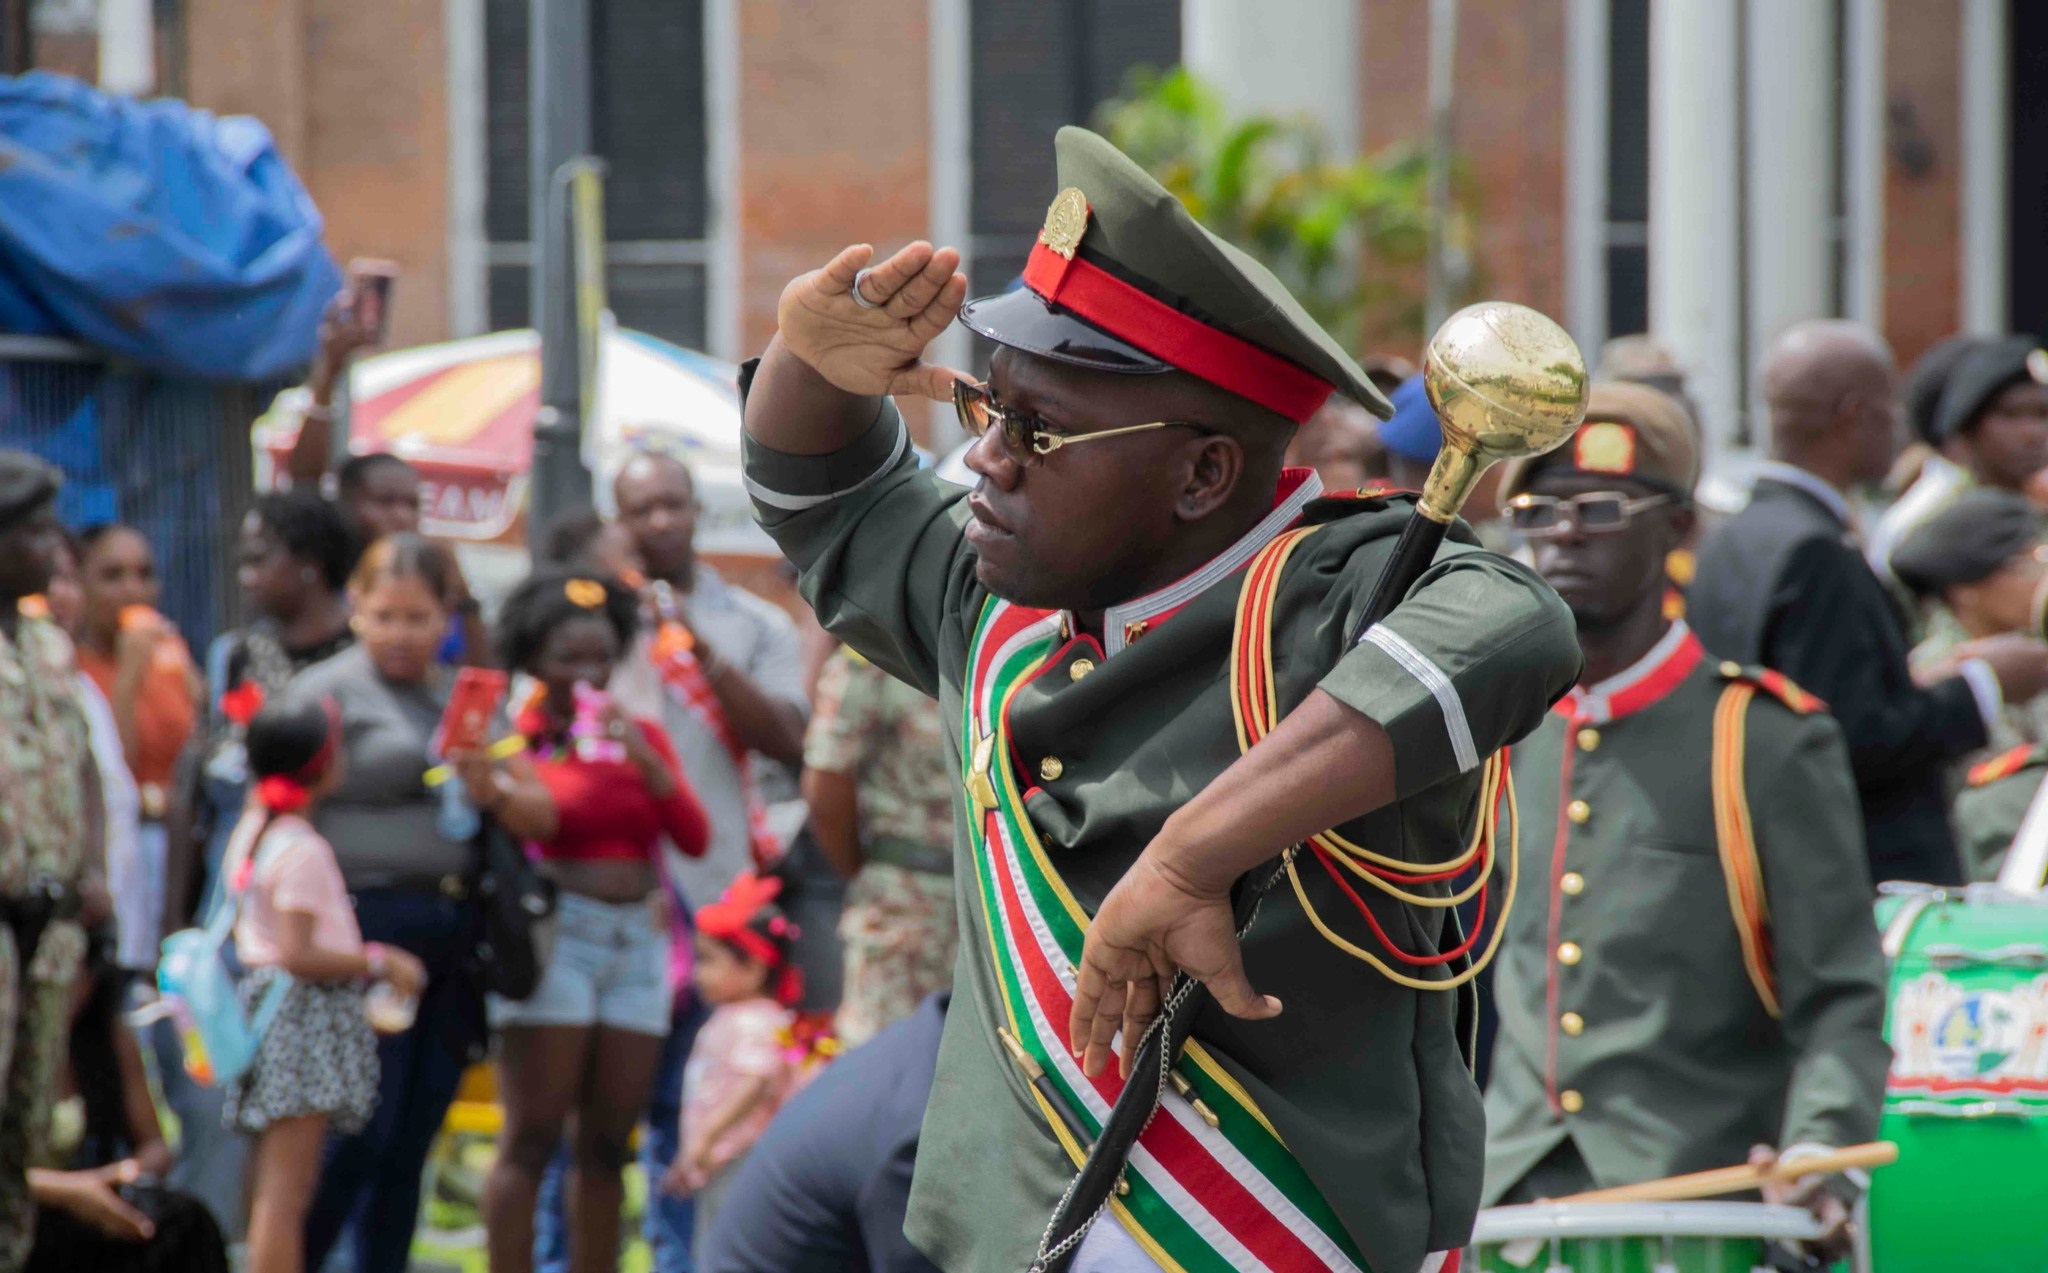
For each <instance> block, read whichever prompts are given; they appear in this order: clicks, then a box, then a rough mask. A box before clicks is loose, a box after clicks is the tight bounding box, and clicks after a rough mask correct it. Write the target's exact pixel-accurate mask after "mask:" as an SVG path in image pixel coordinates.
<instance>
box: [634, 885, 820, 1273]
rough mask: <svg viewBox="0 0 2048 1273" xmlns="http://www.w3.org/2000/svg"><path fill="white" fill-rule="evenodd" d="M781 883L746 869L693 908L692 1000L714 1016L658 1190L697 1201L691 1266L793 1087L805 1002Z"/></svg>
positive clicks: (693, 1066) (694, 1055) (687, 1072)
mask: <svg viewBox="0 0 2048 1273" xmlns="http://www.w3.org/2000/svg"><path fill="white" fill-rule="evenodd" d="M781 892H782V881H781V880H778V879H774V878H772V877H770V878H761V877H759V876H756V875H754V874H753V873H752V872H748V873H747V874H745V875H742V876H740V877H739V878H738V879H736V880H734V881H733V883H732V887H731V888H728V889H727V890H726V891H725V893H724V895H723V896H721V897H720V898H719V899H718V900H717V901H716V902H713V903H712V904H711V905H709V906H705V907H703V908H701V909H699V910H698V912H697V916H696V926H697V964H696V969H695V972H694V976H695V979H696V986H697V995H698V997H699V998H701V999H702V1000H703V1001H704V1002H705V1003H707V1004H709V1005H710V1006H711V1010H712V1011H711V1016H710V1018H709V1019H708V1020H707V1021H705V1023H704V1028H703V1029H702V1030H700V1031H699V1032H698V1034H697V1043H696V1046H695V1047H694V1048H692V1049H691V1051H690V1061H689V1064H688V1065H687V1066H685V1067H684V1069H683V1117H682V1132H681V1138H682V1146H683V1150H682V1152H681V1153H680V1154H678V1155H676V1160H675V1162H674V1163H672V1164H670V1166H669V1169H668V1174H667V1175H666V1176H665V1177H664V1178H663V1180H662V1187H663V1188H665V1189H667V1190H668V1191H669V1192H670V1193H673V1194H678V1195H682V1194H694V1195H696V1200H697V1208H696V1210H697V1228H696V1240H695V1245H696V1253H695V1254H696V1260H697V1267H699V1268H703V1267H705V1264H704V1240H705V1237H706V1235H708V1234H709V1233H710V1232H711V1226H712V1220H713V1218H714V1217H715V1215H716V1214H717V1211H718V1207H719V1204H720V1202H721V1201H723V1199H724V1196H725V1191H726V1189H727V1188H728V1187H729V1186H730V1184H731V1183H732V1178H733V1177H734V1176H736V1175H737V1174H739V1165H740V1160H741V1159H743V1158H744V1157H746V1154H747V1151H748V1150H750V1149H752V1148H753V1147H754V1142H755V1141H756V1140H758V1139H760V1137H761V1133H762V1132H764V1131H766V1130H767V1129H768V1123H769V1120H770V1119H772V1118H774V1117H775V1111H776V1110H777V1109H779V1108H780V1107H781V1105H782V1101H783V1098H784V1097H785V1096H787V1095H788V1094H789V1090H790V1080H791V1077H792V1075H791V1072H790V1062H789V1058H788V1050H789V1049H788V1036H789V1030H790V1027H791V1025H792V1024H793V1023H794V1021H795V1013H794V1009H795V1007H796V1004H797V1001H798V1000H799V999H801V998H802V997H803V977H802V975H801V973H800V972H799V970H798V969H797V967H796V964H795V962H794V961H793V960H792V958H791V955H792V952H793V950H794V947H795V944H796V938H797V928H796V925H795V924H793V923H791V922H790V920H789V918H788V917H787V916H786V915H784V914H783V913H782V908H781V907H779V906H777V905H775V898H776V897H777V895H779V894H780V893H781Z"/></svg>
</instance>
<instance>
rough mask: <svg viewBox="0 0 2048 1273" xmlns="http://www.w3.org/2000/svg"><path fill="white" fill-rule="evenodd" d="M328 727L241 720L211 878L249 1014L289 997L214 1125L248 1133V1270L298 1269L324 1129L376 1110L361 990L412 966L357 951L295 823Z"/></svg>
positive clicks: (316, 838)
mask: <svg viewBox="0 0 2048 1273" xmlns="http://www.w3.org/2000/svg"><path fill="white" fill-rule="evenodd" d="M340 734H341V719H340V715H339V713H338V711H337V710H336V708H335V706H334V704H333V703H332V702H331V701H328V702H312V703H301V704H297V705H280V706H273V707H268V708H265V709H263V710H262V711H260V712H257V713H256V714H255V717H254V719H252V720H250V721H249V723H248V733H247V739H246V746H247V749H248V757H249V769H250V773H251V775H252V777H254V778H255V779H256V785H255V789H254V791H253V792H252V793H251V795H250V799H249V806H248V808H247V809H246V810H245V811H244V813H243V814H242V820H241V821H240V822H239V823H238V824H236V826H235V830H234V834H233V835H232V836H231V837H230V839H229V841H228V850H227V854H226V859H225V861H224V862H223V863H222V870H223V872H224V873H225V876H226V878H227V880H228V885H229V890H230V897H231V900H230V901H229V903H228V904H230V905H239V906H240V907H241V911H240V914H238V915H237V916H236V919H235V953H236V955H237V956H238V957H239V958H240V960H241V962H242V965H243V967H244V968H246V969H247V970H248V972H247V975H246V976H244V977H243V978H242V982H241V985H240V987H239V989H240V993H241V997H242V1006H243V1009H244V1010H245V1011H251V1012H253V1011H254V1008H255V1005H256V1004H257V1003H259V1002H261V1001H262V999H263V997H264V992H265V990H266V989H267V988H268V987H269V986H271V985H272V984H274V983H275V982H276V980H277V979H278V978H279V977H290V978H291V979H292V984H291V988H290V989H289V990H287V991H286V992H285V997H284V1001H283V1004H282V1006H281V1007H279V1009H278V1011H277V1015H276V1016H275V1017H273V1018H272V1019H271V1022H270V1026H269V1028H268V1029H267V1030H265V1031H264V1034H263V1039H262V1042H261V1043H260V1044H259V1046H258V1048H257V1052H256V1058H255V1060H254V1062H253V1063H252V1064H251V1065H250V1067H249V1070H248V1072H247V1073H245V1074H244V1075H243V1076H242V1077H241V1079H240V1080H239V1081H238V1082H237V1083H236V1084H235V1086H234V1087H233V1089H231V1090H230V1091H229V1092H228V1093H227V1102H226V1107H225V1110H224V1115H223V1116H224V1119H225V1121H226V1123H227V1125H228V1127H229V1128H230V1129H232V1130H235V1131H239V1132H242V1133H244V1134H246V1135H249V1136H253V1137H254V1138H255V1146H254V1153H253V1155H252V1157H251V1160H250V1161H251V1169H252V1170H251V1178H252V1188H251V1191H250V1192H251V1200H250V1210H249V1241H248V1264H249V1267H250V1268H252V1269H262V1270H264V1271H265V1273H273V1271H275V1273H301V1269H302V1266H303V1262H304V1249H305V1236H304V1234H305V1224H306V1209H307V1207H308V1205H309V1204H310V1203H311V1201H312V1197H313V1187H314V1185H315V1184H316V1183H318V1181H319V1178H320V1157H321V1154H320V1149H321V1144H322V1142H323V1141H324V1140H325V1139H326V1137H327V1133H328V1132H329V1131H330V1130H332V1131H335V1132H337V1133H339V1134H342V1135H348V1134H350V1133H352V1132H355V1131H359V1130H361V1128H362V1126H363V1125H364V1124H365V1123H367V1122H368V1121H369V1118H370V1115H371V1114H372V1113H373V1112H374V1111H375V1109H376V1104H377V1038H376V1035H375V1033H374V1032H373V1031H372V1030H371V1028H370V1023H369V1021H368V1019H367V1018H366V1017H365V1016H364V1014H363V991H364V987H365V985H366V984H367V983H368V982H370V981H374V980H378V979H385V980H388V981H390V983H391V985H392V987H393V988H394V989H395V990H397V991H398V992H400V993H402V994H407V995H417V994H418V993H419V990H420V985H421V982H422V980H423V976H424V974H423V972H422V970H421V967H420V962H419V960H417V959H415V958H414V957H413V956H412V955H411V954H409V953H408V952H406V951H403V950H400V949H398V948H396V947H386V946H381V945H379V944H377V943H375V942H370V943H368V944H365V943H364V941H363V935H362V931H361V930H360V929H359V928H357V927H356V916H355V911H354V909H353V908H352V907H351V906H350V905H349V898H348V889H347V888H346V887H344V886H343V884H342V880H341V868H340V867H339V866H338V865H337V864H336V863H335V860H334V850H333V849H332V848H331V847H330V846H329V845H328V843H327V841H326V840H324V839H322V838H321V836H320V833H319V832H317V831H315V830H314V829H313V826H312V824H311V823H310V822H308V821H307V820H306V816H305V815H307V814H308V813H310V812H311V811H312V809H313V807H314V806H315V805H316V804H318V803H319V801H320V799H321V798H322V797H323V796H325V795H326V794H327V793H328V792H330V791H332V790H334V788H335V787H336V786H338V785H339V784H340V781H341V749H340V746H339V743H340Z"/></svg>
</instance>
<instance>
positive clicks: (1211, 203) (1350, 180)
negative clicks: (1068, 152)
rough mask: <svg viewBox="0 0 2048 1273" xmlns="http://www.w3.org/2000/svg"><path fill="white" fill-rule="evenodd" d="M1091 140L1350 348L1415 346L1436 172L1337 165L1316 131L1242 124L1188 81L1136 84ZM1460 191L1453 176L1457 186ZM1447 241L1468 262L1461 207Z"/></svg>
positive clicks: (1412, 150)
mask: <svg viewBox="0 0 2048 1273" xmlns="http://www.w3.org/2000/svg"><path fill="white" fill-rule="evenodd" d="M1095 127H1096V129H1097V131H1099V132H1101V133H1102V134H1103V135H1104V136H1105V137H1107V138H1109V139H1110V140H1111V141H1112V142H1115V143H1116V145H1117V146H1118V147H1120V148H1121V149H1122V150H1123V151H1124V153H1125V154H1127V155H1130V156H1131V157H1132V158H1133V159H1135V160H1136V161H1137V162H1138V163H1139V164H1140V165H1142V166H1143V167H1144V168H1145V170H1146V171H1148V172H1150V173H1151V174H1152V175H1153V176H1154V177H1156V178H1158V179H1159V182H1160V184H1162V185H1164V186H1165V187H1166V188H1167V189H1168V190H1171V191H1172V192H1173V193H1174V194H1175V195H1177V196H1179V197H1180V199H1181V200H1182V201H1183V202H1185V203H1186V204H1187V206H1188V210H1189V211H1190V212H1192V213H1194V215H1195V217H1196V218H1197V219H1198V220H1200V221H1201V222H1202V224H1203V225H1205V226H1207V227H1209V229H1211V230H1213V231H1215V232H1216V233H1217V234H1219V235H1221V236H1222V237H1223V238H1225V239H1228V240H1229V241H1230V242H1231V243H1234V244H1236V245H1237V246H1238V247H1240V248H1242V249H1243V250H1244V251H1246V252H1248V253H1250V254H1251V255H1252V256H1253V257H1255V258H1256V259H1257V260H1258V261H1259V262H1260V263H1261V264H1263V265H1265V267H1266V268H1267V269H1269V270H1272V271H1273V273H1274V274H1275V275H1276V276H1278V278H1279V279H1280V281H1281V282H1283V283H1285V284H1286V285H1287V286H1288V288H1289V289H1290V290H1291V291H1293V293H1294V294H1295V296H1296V297H1297V298H1299V299H1300V301H1301V303H1302V304H1303V305H1304V306H1305V307H1306V308H1307V309H1308V311H1309V313H1310V314H1312V315H1314V316H1315V318H1316V319H1317V320H1318V321H1319V322H1321V323H1322V324H1323V325H1324V327H1326V328H1327V329H1329V331H1330V333H1331V334H1332V335H1334V336H1335V337H1336V338H1337V339H1338V340H1339V341H1340V342H1342V343H1343V344H1345V345H1346V346H1348V347H1353V348H1355V347H1356V345H1357V342H1358V339H1359V336H1360V333H1361V331H1363V330H1365V329H1367V327H1368V324H1369V325H1370V329H1371V330H1372V331H1374V332H1377V333H1380V334H1394V333H1400V334H1405V335H1412V336H1414V337H1415V338H1417V339H1418V340H1419V339H1420V338H1421V335H1422V321H1423V306H1424V271H1423V267H1424V264H1425V260H1426V258H1427V255H1428V251H1429V222H1430V212H1429V162H1428V155H1427V153H1426V151H1425V150H1424V149H1423V148H1422V147H1420V146H1417V145H1414V144H1409V143H1403V144H1401V145H1397V146H1392V147H1389V148H1387V149H1386V150H1383V151H1381V152H1380V153H1378V154H1376V155H1373V156H1371V157H1369V158H1365V159H1360V160H1357V161H1355V162H1352V163H1339V162H1336V161H1335V160H1333V159H1332V158H1331V156H1330V154H1329V143H1328V140H1327V139H1326V138H1325V137H1324V136H1323V133H1322V130H1321V128H1319V127H1318V126H1317V125H1316V124H1315V123H1314V122H1313V121H1311V120H1309V119H1306V118H1293V119H1290V118H1280V117H1275V116H1265V115H1254V116H1249V117H1232V116H1231V115H1230V113H1229V111H1228V110H1227V109H1226V108H1225V107H1224V105H1223V101H1222V98H1221V97H1220V96H1219V95H1218V94H1217V92H1216V90H1215V89H1214V88H1212V87H1210V86H1209V85H1208V84H1206V83H1204V82H1203V81H1202V80H1201V79H1200V78H1199V77H1197V76H1195V75H1194V74H1192V73H1190V72H1189V71H1188V70H1187V69H1186V68H1185V67H1174V68H1173V69H1171V70H1167V71H1164V72H1161V71H1156V70H1150V69H1145V68H1141V69H1139V70H1137V71H1135V72H1133V73H1132V75H1131V77H1130V79H1129V81H1128V82H1127V84H1126V86H1125V91H1124V94H1123V96H1122V97H1119V98H1115V99H1113V100H1111V101H1108V102H1105V103H1104V104H1103V105H1102V107H1101V108H1100V109H1099V110H1097V112H1096V119H1095ZM1452 178H1453V191H1454V192H1455V191H1456V190H1457V186H1458V182H1457V172H1456V169H1455V167H1454V168H1453V173H1452ZM1447 231H1448V233H1447V235H1446V241H1447V243H1448V244H1449V245H1450V247H1451V259H1452V260H1453V261H1460V260H1465V259H1468V255H1469V254H1468V253H1466V252H1465V251H1464V248H1465V247H1466V245H1468V244H1469V241H1470V225H1469V222H1468V220H1467V218H1466V216H1465V215H1464V213H1463V211H1462V210H1461V208H1460V207H1459V201H1458V200H1457V199H1456V198H1455V197H1454V198H1453V201H1452V210H1451V214H1450V221H1449V225H1448V226H1447Z"/></svg>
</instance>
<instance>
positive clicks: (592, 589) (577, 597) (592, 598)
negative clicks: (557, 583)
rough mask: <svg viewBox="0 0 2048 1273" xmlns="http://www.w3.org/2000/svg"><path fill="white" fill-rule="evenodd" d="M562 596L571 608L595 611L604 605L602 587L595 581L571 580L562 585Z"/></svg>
mask: <svg viewBox="0 0 2048 1273" xmlns="http://www.w3.org/2000/svg"><path fill="white" fill-rule="evenodd" d="M562 595H563V596H564V597H567V598H568V599H569V604H570V605H572V606H581V607H583V608H584V609H585V610H595V609H597V608H598V607H599V606H601V605H603V604H604V598H605V592H604V585H603V584H601V583H599V582H598V581H597V580H595V579H571V580H569V581H568V582H567V583H565V584H563V585H562Z"/></svg>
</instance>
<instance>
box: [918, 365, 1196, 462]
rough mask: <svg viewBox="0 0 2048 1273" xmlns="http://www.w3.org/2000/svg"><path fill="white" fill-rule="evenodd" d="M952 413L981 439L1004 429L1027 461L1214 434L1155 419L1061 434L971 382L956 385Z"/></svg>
mask: <svg viewBox="0 0 2048 1273" xmlns="http://www.w3.org/2000/svg"><path fill="white" fill-rule="evenodd" d="M953 410H954V412H955V413H956V414H957V415H958V416H959V417H960V427H961V428H962V429H965V430H966V431H967V433H968V435H969V436H970V437H977V438H978V437H980V436H981V435H982V434H984V433H986V432H988V431H989V430H990V429H991V428H998V427H999V428H1000V429H1001V430H1002V435H1003V442H1004V443H1005V444H1006V445H1007V446H1008V447H1009V448H1010V451H1011V453H1012V454H1014V455H1017V456H1020V457H1024V458H1025V459H1027V460H1037V459H1043V458H1044V457H1046V456H1048V455H1051V454H1052V453H1053V452H1054V451H1057V450H1059V449H1060V448H1061V447H1063V446H1073V445H1075V444H1076V443H1080V442H1099V441H1101V440H1103V439H1104V438H1117V437H1122V436H1124V435H1125V434H1127V433H1146V432H1150V431H1151V430H1153V429H1195V430H1198V431H1200V432H1202V433H1209V432H1212V430H1210V429H1209V428H1207V427H1206V426H1204V425H1200V424H1196V423H1195V422H1193V421H1192V420H1153V421H1150V422H1148V423H1145V424H1126V425H1123V426H1121V427H1119V428H1114V429H1099V430H1097V431H1095V432H1094V433H1061V432H1058V431H1057V430H1054V429H1050V428H1048V427H1047V426H1046V423H1045V421H1043V420H1041V419H1039V418H1038V417H1037V416H1034V415H1026V414H1025V413H1024V412H1022V411H1018V410H1016V409H1014V408H1012V407H1006V406H1004V405H1003V404H1002V403H1000V402H997V401H996V399H995V395H994V394H992V393H990V392H989V391H988V390H987V389H986V388H984V387H983V386H981V385H978V384H975V383H974V382H973V381H971V380H955V381H954V382H953Z"/></svg>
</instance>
